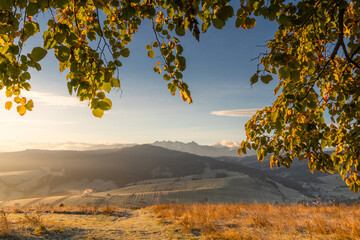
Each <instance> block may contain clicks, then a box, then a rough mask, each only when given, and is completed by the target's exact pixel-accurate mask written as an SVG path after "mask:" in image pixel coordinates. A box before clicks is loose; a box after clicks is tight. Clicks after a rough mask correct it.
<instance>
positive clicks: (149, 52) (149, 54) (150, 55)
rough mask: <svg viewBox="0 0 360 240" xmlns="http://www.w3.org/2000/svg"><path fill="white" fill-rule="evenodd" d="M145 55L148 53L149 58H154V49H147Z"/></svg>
mask: <svg viewBox="0 0 360 240" xmlns="http://www.w3.org/2000/svg"><path fill="white" fill-rule="evenodd" d="M147 55H148V57H149V58H154V57H155V51H154V50H150V51H148V53H147Z"/></svg>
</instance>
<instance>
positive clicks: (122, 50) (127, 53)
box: [120, 48, 130, 57]
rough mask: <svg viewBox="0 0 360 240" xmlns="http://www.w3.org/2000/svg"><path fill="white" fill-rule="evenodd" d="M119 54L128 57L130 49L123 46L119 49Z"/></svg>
mask: <svg viewBox="0 0 360 240" xmlns="http://www.w3.org/2000/svg"><path fill="white" fill-rule="evenodd" d="M120 54H121V56H123V57H128V56H129V55H130V50H129V49H128V48H123V49H121V50H120Z"/></svg>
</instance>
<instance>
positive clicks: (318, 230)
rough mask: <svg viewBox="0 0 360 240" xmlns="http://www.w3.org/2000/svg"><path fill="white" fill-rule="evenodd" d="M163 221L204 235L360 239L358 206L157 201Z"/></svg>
mask: <svg viewBox="0 0 360 240" xmlns="http://www.w3.org/2000/svg"><path fill="white" fill-rule="evenodd" d="M152 209H154V211H155V213H156V214H157V216H158V217H160V218H161V219H162V222H168V223H169V222H170V223H176V224H179V225H181V226H183V228H184V229H185V230H186V231H188V232H191V233H193V234H194V235H195V236H201V237H202V238H205V239H337V240H340V239H341V240H342V239H360V208H359V206H358V205H354V206H344V205H340V206H304V205H270V204H253V205H248V204H233V205H230V204H229V205H210V204H209V205H207V204H192V205H159V206H154V207H152Z"/></svg>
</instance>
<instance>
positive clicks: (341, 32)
mask: <svg viewBox="0 0 360 240" xmlns="http://www.w3.org/2000/svg"><path fill="white" fill-rule="evenodd" d="M344 13H345V8H342V9H340V10H339V38H338V41H337V43H336V45H335V48H334V50H333V52H332V54H331V57H330V59H331V60H333V59H334V58H335V56H336V54H337V52H338V51H339V48H340V46H341V48H342V50H343V52H344V54H345V58H346V60H347V61H348V62H350V63H352V64H353V65H354V66H355V67H357V68H359V69H360V65H359V64H358V63H357V62H355V61H354V60H353V59H352V57H353V56H354V55H355V54H356V53H357V52H358V51H359V50H360V47H358V48H357V49H356V50H355V52H354V53H353V54H352V55H351V57H350V56H349V53H348V51H347V49H346V46H345V43H344Z"/></svg>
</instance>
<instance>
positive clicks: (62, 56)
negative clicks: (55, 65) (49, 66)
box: [55, 46, 70, 62]
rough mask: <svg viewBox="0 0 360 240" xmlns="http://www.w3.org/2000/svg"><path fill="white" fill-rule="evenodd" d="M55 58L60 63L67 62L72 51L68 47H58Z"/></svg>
mask: <svg viewBox="0 0 360 240" xmlns="http://www.w3.org/2000/svg"><path fill="white" fill-rule="evenodd" d="M55 56H56V58H57V59H58V60H59V61H60V62H66V61H67V60H68V59H69V57H70V49H69V48H68V47H67V46H59V47H56V48H55Z"/></svg>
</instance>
